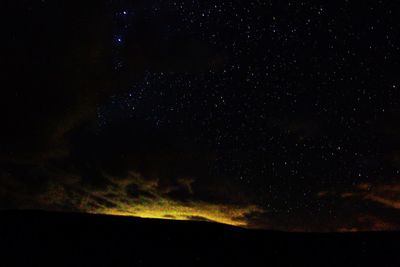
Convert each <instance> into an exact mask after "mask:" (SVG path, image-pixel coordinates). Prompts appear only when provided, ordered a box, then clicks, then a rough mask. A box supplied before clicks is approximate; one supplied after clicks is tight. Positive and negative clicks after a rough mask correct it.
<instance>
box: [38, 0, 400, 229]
mask: <svg viewBox="0 0 400 267" xmlns="http://www.w3.org/2000/svg"><path fill="white" fill-rule="evenodd" d="M42 5H47V3H46V2H45V1H43V3H42ZM103 8H104V10H105V11H104V14H106V16H105V17H104V18H103V19H102V20H104V23H105V24H106V25H108V26H107V27H106V28H105V29H107V30H104V31H103V33H104V37H102V39H101V40H102V41H98V40H97V41H95V42H96V43H100V44H101V46H104V48H103V50H101V51H102V52H101V53H102V54H101V55H107V56H104V57H105V58H106V59H107V60H100V61H99V62H97V61H96V62H97V63H93V64H94V65H95V66H96V67H95V68H94V69H95V71H97V68H99V69H100V68H101V72H100V71H98V73H102V74H98V75H97V74H96V75H97V76H96V75H94V76H95V78H93V79H94V80H95V79H97V78H96V77H101V76H103V77H104V76H106V77H107V78H102V79H104V80H105V82H104V83H100V82H99V84H95V85H93V84H91V83H90V82H88V87H89V88H92V89H90V90H89V92H88V93H85V94H84V93H79V92H78V93H77V94H78V95H80V96H82V97H81V98H83V99H90V100H87V101H86V100H85V101H86V102H89V103H91V104H90V105H92V106H90V108H89V109H90V110H91V112H90V115H88V118H85V119H82V118H79V119H77V118H76V117H74V119H72V120H73V121H80V122H81V121H86V122H88V125H90V126H88V128H85V134H83V135H82V136H85V137H84V138H83V137H82V138H81V137H80V134H76V131H78V130H76V129H75V130H74V127H75V126H71V128H69V129H67V130H66V131H65V132H66V136H72V139H71V140H72V141H71V144H72V145H71V146H72V147H75V146H77V147H78V146H80V145H82V144H83V146H85V147H86V144H87V143H88V142H89V143H90V145H88V148H87V149H88V150H90V149H93V148H94V151H97V152H90V153H89V152H85V151H86V150H82V151H83V152H82V151H81V150H79V149H77V150H76V151H77V152H75V153H79V156H77V157H78V158H79V160H78V161H79V162H80V163H79V164H78V165H77V166H87V165H90V164H91V163H90V162H92V161H93V162H96V164H94V165H93V166H98V165H100V166H103V165H102V164H104V162H105V161H106V160H109V158H108V156H104V158H102V156H99V155H103V154H102V153H103V150H100V149H97V147H98V146H103V145H104V146H105V147H107V148H106V149H105V151H107V153H115V154H111V155H115V157H117V158H119V159H121V161H122V162H124V163H119V164H122V165H123V166H124V171H128V169H129V171H130V172H133V171H134V172H135V173H136V174H135V175H136V176H137V175H139V174H140V175H139V176H137V177H141V178H137V179H136V180H134V181H135V182H134V183H135V186H138V187H139V188H142V190H144V191H146V190H147V191H146V192H147V193H149V192H150V193H151V194H153V195H157V196H158V197H160V198H166V199H173V200H174V201H176V202H173V201H172V203H175V204H174V205H177V207H178V206H179V208H181V206H180V205H181V204H182V203H185V201H188V199H189V200H190V201H203V202H209V203H212V204H215V203H220V204H221V203H223V204H224V205H225V204H226V203H230V204H232V203H233V204H234V205H239V206H243V207H249V206H252V207H257V208H253V210H252V212H249V214H247V215H246V214H244V213H243V211H242V210H241V211H240V212H239V213H240V214H241V216H243V217H245V218H246V220H248V223H249V225H251V226H256V227H265V228H279V229H290V230H322V231H325V230H334V231H340V230H343V231H346V230H350V229H357V230H365V229H366V230H382V229H393V228H398V226H399V225H400V224H399V223H400V222H399V220H398V218H399V217H398V214H399V208H398V205H399V202H398V201H399V200H398V197H399V194H400V191H398V190H397V189H393V190H391V191H390V193H388V191H387V190H389V189H388V188H390V187H392V188H398V185H399V184H400V181H399V174H400V161H399V157H400V154H399V151H400V146H399V144H400V142H399V134H400V128H399V126H398V125H397V122H398V119H399V108H400V102H399V101H400V95H399V87H400V80H399V77H400V76H399V73H398V70H399V69H400V66H399V62H400V61H399V59H400V58H399V56H400V42H399V30H400V26H399V24H398V23H396V16H397V13H398V11H399V6H398V4H397V3H395V2H394V1H389V2H383V1H366V2H364V4H363V5H359V4H357V3H352V2H351V1H336V2H335V3H325V2H324V3H323V2H318V1H312V2H304V1H300V2H292V1H283V2H282V1H228V2H223V3H212V2H209V1H193V0H192V1H138V2H134V1H128V0H118V1H117V0H109V1H105V3H104V6H103ZM102 10H103V9H102ZM94 27H96V26H94ZM97 30H98V31H99V32H102V29H101V28H97ZM91 62H92V61H91ZM91 64H92V63H91ZM98 66H101V67H98ZM88 73H89V71H88ZM74 79H75V78H74ZM96 86H97V87H96ZM106 87H107V88H111V89H104V88H106ZM93 92H94V93H93ZM93 95H96V97H93ZM86 102H84V103H86ZM88 105H89V104H88ZM88 105H86V106H88ZM72 124H74V123H72ZM76 124H78V123H76ZM74 125H75V124H74ZM85 127H86V126H85ZM88 129H89V130H88ZM116 129H118V131H120V132H125V129H127V130H126V134H125V133H124V134H123V136H122V137H119V136H118V134H116V133H115V132H118V131H117V130H116ZM68 132H73V133H75V135H74V134H70V133H68ZM78 132H79V131H78ZM88 132H89V133H88ZM138 132H140V133H138ZM131 133H132V137H130V134H131ZM158 134H160V135H161V136H164V137H165V136H167V138H166V139H167V141H165V142H166V143H165V144H164V141H163V142H161V141H160V143H158V142H159V139H158V137H156V136H158ZM125 135H126V136H125ZM153 135H154V136H153ZM77 136H79V137H77ZM90 136H92V137H90ZM149 136H151V138H153V137H154V139H151V138H150V137H149ZM164 137H162V138H161V139H163V138H164ZM170 137H171V138H170ZM74 138H75V139H74ZM68 140H69V139H68ZM74 140H75V141H74ZM83 140H86V141H85V142H84V141H83ZM90 140H95V141H93V144H92V143H91V142H92V141H90ZM68 142H69V141H68ZM74 142H75V143H74ZM113 142H116V143H117V144H116V145H115V146H116V147H118V149H117V148H115V151H114V145H113ZM142 145H143V148H142ZM138 147H140V148H139V151H142V149H143V151H146V152H143V154H140V153H142V152H135V153H138V156H132V155H131V153H132V151H131V150H133V151H136V149H138ZM171 147H172V148H173V149H172V150H173V151H175V147H177V148H176V150H177V151H178V152H176V153H177V154H174V153H175V152H169V150H168V149H170V148H171ZM82 149H83V148H82ZM85 149H86V148H85ZM130 149H131V150H130ZM72 150H73V149H72ZM149 151H156V152H155V154H156V155H157V156H154V155H152V156H151V155H150V154H151V153H152V152H149ZM68 153H71V155H74V152H73V151H72V152H71V151H70V152H68ZM85 153H88V155H90V156H89V157H90V160H89V163H84V164H83V163H82V164H81V161H82V160H87V159H86V158H85V156H82V155H86V154H85ZM96 153H98V154H96ZM107 153H106V152H104V155H106V154H107ZM171 153H172V154H171ZM164 154H165V155H164ZM111 155H110V157H111ZM135 155H136V154H135ZM160 155H162V156H160ZM171 155H172V156H171ZM193 155H197V156H193ZM142 156H143V157H144V158H146V159H148V160H149V162H147V161H146V162H143V161H140V160H137V158H141V157H142ZM71 157H74V156H71ZM153 157H155V158H153ZM175 157H177V159H176V161H177V162H175ZM192 157H194V159H193V161H194V162H195V164H200V163H201V164H200V165H201V167H199V168H200V171H198V169H196V168H197V167H196V168H195V167H193V168H192V167H187V169H186V168H185V167H179V166H184V165H185V163H180V161H181V160H182V161H184V160H187V159H188V158H190V159H192ZM132 158H134V160H133V159H132ZM164 159H165V162H167V163H165V162H164V163H160V162H163V161H164ZM170 160H171V161H172V163H171V162H170ZM125 161H126V162H127V163H126V165H129V167H127V166H125V165H124V164H125ZM203 161H204V164H203ZM107 162H108V161H107ZM168 162H169V163H168ZM190 162H192V160H190ZM130 164H131V165H130ZM135 164H136V165H135ZM158 164H161V165H160V166H162V167H160V169H157V168H158V166H159V165H158ZM164 164H165V165H167V166H164ZM193 164H194V163H193ZM153 165H156V167H154V166H153ZM189 165H190V164H189ZM90 166H91V167H84V168H83V169H81V172H84V173H85V175H86V172H88V173H89V172H90V173H91V175H92V174H93V172H94V169H95V168H97V167H93V166H92V165H90ZM113 166H114V165H113ZM143 166H146V167H143ZM151 166H153V167H151ZM170 166H173V167H170ZM177 166H178V167H177ZM190 166H192V165H190ZM196 166H197V165H196ZM103 167H104V166H103ZM103 167H101V168H100V169H102V170H101V171H97V170H96V171H95V172H96V173H97V172H101V173H103V174H104V172H107V167H104V168H103ZM75 168H78V169H79V168H80V167H76V166H75ZM115 168H116V167H115ZM115 168H114V167H113V168H112V170H113V172H111V171H110V172H109V173H108V174H107V175H110V176H111V173H112V176H113V177H114V176H118V175H116V174H115V173H118V174H119V173H120V172H114V170H115ZM118 168H119V167H118ZM125 168H126V169H125ZM143 168H144V169H145V170H141V169H143ZM148 168H149V170H147V169H148ZM151 168H155V169H153V170H152V169H151ZM170 168H173V171H172V170H170ZM181 168H183V169H185V171H183V170H181ZM104 169H106V170H104ZM194 170H196V172H194ZM181 172H182V173H181ZM122 173H124V172H122ZM137 173H139V174H137ZM85 175H83V177H84V176H85ZM107 175H105V174H104V176H105V177H108V176H107ZM124 175H125V174H124ZM157 175H159V176H160V177H161V178H160V177H155V176H157ZM163 175H165V176H168V178H162V176H163ZM176 175H178V176H176ZM179 175H181V176H182V177H180V176H179ZM136 176H135V177H136ZM170 176H171V177H170ZM90 177H92V176H90ZM124 177H126V176H124ZM146 177H151V178H146ZM156 178H157V179H158V180H157V181H158V185H159V187H158V189H157V190H156V189H154V188H153V187H151V188H152V189H151V190H149V189H148V188H149V187H148V186H147V184H148V183H149V181H153V179H156ZM180 178H183V179H184V180H183V181H190V182H189V183H188V182H179V181H180V180H179V179H180ZM188 178H190V179H189V180H186V179H188ZM82 179H84V178H82ZM90 179H94V178H93V177H92V178H90ZM113 179H114V178H113ZM146 179H147V180H146ZM163 179H164V180H163ZM94 180H96V179H94ZM163 181H164V182H163ZM116 183H117V182H116ZM177 184H178V187H179V186H180V187H182V188H186V186H188V185H189V187H188V188H190V190H189V189H188V192H189V193H188V192H186V193H187V194H186V193H185V194H186V195H185V194H183V195H184V196H183V197H182V195H181V193H182V192H181V191H179V192H177V193H179V194H178V195H179V196H178V197H176V196H175V195H174V196H171V195H168V197H167V195H165V194H169V193H170V191H168V190H164V189H163V190H164V191H163V190H161V187H163V186H167V185H168V186H167V187H168V188H175V187H173V186H177ZM146 188H147V189H146ZM225 189H226V190H227V191H226V192H229V193H226V192H225V193H224V190H225ZM113 190H114V189H113ZM115 190H116V189H115ZM115 190H114V191H113V192H114V193H115ZM171 190H172V189H171ZM88 191H90V190H88ZM172 191H173V190H172ZM86 193H87V192H86ZM86 193H85V194H86ZM108 193H109V192H108ZM88 194H90V193H88ZM115 194H118V193H115ZM222 195H223V197H221V199H220V198H219V197H220V196H222ZM226 195H229V196H228V197H227V196H226ZM107 199H110V198H107ZM111 199H112V198H111ZM114 200H115V198H114ZM157 201H158V200H157ZM157 201H155V203H158V202H157ZM181 201H182V202H181ZM116 202H118V201H116ZM203 202H201V203H203ZM121 203H122V202H121ZM191 203H193V202H191ZM196 203H197V202H196ZM141 204H142V203H141ZM202 205H203V204H202ZM201 207H203V206H201ZM208 209H209V208H208V206H207V210H208ZM108 210H111V211H109V212H110V213H118V214H120V213H124V214H125V213H126V210H124V211H122V210H121V209H120V210H119V211H115V209H114V208H113V207H111V208H110V209H108ZM157 212H158V211H157ZM157 214H158V213H157ZM157 216H159V215H157ZM309 218H315V219H313V221H312V222H310V221H309Z"/></svg>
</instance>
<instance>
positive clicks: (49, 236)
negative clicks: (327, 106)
mask: <svg viewBox="0 0 400 267" xmlns="http://www.w3.org/2000/svg"><path fill="white" fill-rule="evenodd" d="M399 241H400V233H399V232H372V233H285V232H274V231H263V230H249V229H243V228H237V227H232V226H227V225H222V224H217V223H210V222H189V221H173V220H155V219H140V218H133V217H118V216H104V215H89V214H76V213H59V212H44V211H1V212H0V244H1V253H0V255H1V258H2V261H3V262H7V264H1V266H44V265H48V264H50V266H400V250H399Z"/></svg>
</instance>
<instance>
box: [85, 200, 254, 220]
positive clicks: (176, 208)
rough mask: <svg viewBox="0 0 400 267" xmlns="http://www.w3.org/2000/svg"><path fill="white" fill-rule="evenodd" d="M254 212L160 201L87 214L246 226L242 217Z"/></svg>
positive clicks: (252, 208) (252, 210)
mask: <svg viewBox="0 0 400 267" xmlns="http://www.w3.org/2000/svg"><path fill="white" fill-rule="evenodd" d="M256 211H259V209H258V208H257V207H255V206H248V207H233V206H226V205H216V204H207V203H201V202H200V203H191V204H190V205H185V204H182V203H177V202H174V201H168V200H161V201H157V202H151V203H146V204H136V205H134V206H130V205H120V207H118V208H104V209H97V210H92V211H89V212H91V213H97V214H109V215H119V216H135V217H141V218H155V219H173V220H201V218H204V219H206V220H210V221H214V222H219V223H224V224H229V225H235V226H246V225H247V222H246V219H245V217H244V216H245V215H246V214H248V213H251V212H256ZM196 218H198V219H196Z"/></svg>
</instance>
